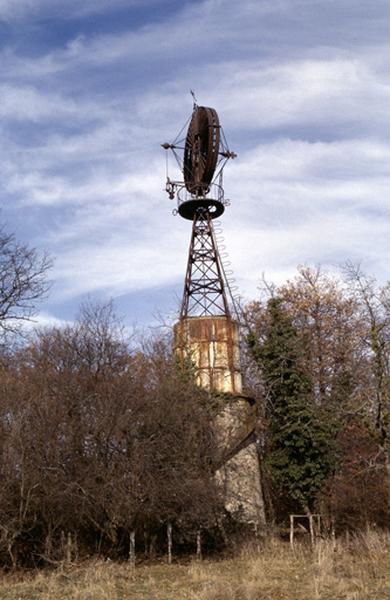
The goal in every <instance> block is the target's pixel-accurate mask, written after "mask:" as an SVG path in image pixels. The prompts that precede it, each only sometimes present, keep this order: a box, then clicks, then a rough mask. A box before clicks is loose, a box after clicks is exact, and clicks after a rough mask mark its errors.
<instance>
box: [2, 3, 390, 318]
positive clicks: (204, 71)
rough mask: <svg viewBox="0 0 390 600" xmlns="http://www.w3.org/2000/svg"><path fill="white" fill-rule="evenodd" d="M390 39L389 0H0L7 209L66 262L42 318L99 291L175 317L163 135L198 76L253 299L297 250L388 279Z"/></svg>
mask: <svg viewBox="0 0 390 600" xmlns="http://www.w3.org/2000/svg"><path fill="white" fill-rule="evenodd" d="M389 34H390V2H388V0H375V2H363V1H361V0H241V1H240V2H232V1H231V0H204V1H190V0H188V1H183V0H182V1H180V2H178V1H176V0H164V1H162V0H149V1H148V0H93V1H92V0H83V1H82V2H80V0H78V1H76V0H0V40H1V41H0V44H1V45H0V53H1V56H0V61H1V62H0V65H1V70H0V78H1V81H0V124H1V125H0V126H1V138H0V155H1V160H0V165H1V166H0V168H1V177H0V202H1V204H0V206H1V219H2V221H3V222H5V223H6V226H7V229H8V230H11V231H14V232H15V233H16V235H17V237H18V238H19V239H21V240H24V241H28V242H29V243H31V244H32V245H34V246H35V247H37V248H39V249H45V250H48V251H49V252H50V254H51V255H52V257H53V258H54V267H53V269H52V273H51V278H52V281H53V286H52V290H51V294H50V297H49V299H48V300H47V301H45V303H44V304H43V305H42V307H41V313H40V316H39V321H40V322H41V323H52V322H53V323H54V322H59V321H62V320H71V319H72V318H73V317H74V315H75V314H76V312H77V307H78V306H79V304H80V302H82V301H83V300H85V298H86V297H87V296H89V297H91V298H93V299H97V300H102V301H105V300H106V299H108V298H110V297H112V298H114V300H115V302H116V305H117V307H118V312H119V313H120V314H121V315H123V316H124V317H125V320H126V322H127V323H128V324H132V323H138V324H141V325H142V324H148V323H153V322H156V320H157V315H158V314H161V315H163V316H164V317H166V318H169V317H173V316H174V314H175V311H176V309H177V305H178V298H179V297H180V295H181V290H182V285H183V278H184V273H185V263H186V255H187V249H188V242H189V235H190V225H189V223H188V222H187V221H184V220H181V219H180V218H179V217H173V216H172V209H173V208H174V205H173V204H172V202H171V201H169V200H168V198H167V196H166V195H165V193H164V191H163V189H164V184H165V182H164V179H165V157H164V152H163V150H162V149H161V147H160V143H162V142H164V141H167V140H170V139H173V138H174V137H175V135H176V133H177V132H178V130H179V129H180V127H181V125H182V124H183V123H184V122H185V121H186V119H187V117H188V115H189V113H190V111H191V108H192V99H191V96H190V94H189V89H190V88H193V89H195V90H196V94H197V97H198V101H199V103H200V104H204V105H209V106H213V107H215V108H216V109H217V111H218V113H219V116H220V120H221V122H222V124H223V126H224V130H225V132H226V135H227V137H228V140H229V142H230V146H231V147H232V148H233V149H234V150H235V151H236V152H237V154H238V158H237V159H236V160H235V161H234V162H232V163H231V164H229V165H228V167H227V169H226V177H225V189H226V195H227V197H228V198H230V199H231V206H230V208H229V209H228V210H227V211H226V212H225V214H224V215H223V217H222V223H223V229H224V234H223V235H224V238H225V242H224V243H225V244H226V246H227V250H228V251H229V255H230V257H229V260H230V262H231V265H232V268H233V269H234V273H235V278H236V281H237V284H238V286H239V289H240V292H241V294H242V295H243V296H244V297H245V298H254V297H255V296H256V294H257V287H258V285H259V281H260V278H261V275H262V273H263V272H264V273H265V275H266V277H267V278H268V279H270V280H274V281H276V282H282V281H284V280H285V279H286V278H288V277H291V276H293V274H294V271H295V268H296V266H297V265H298V264H314V265H317V264H319V263H320V264H322V265H324V267H326V268H330V269H332V270H334V269H337V267H338V266H339V265H340V264H342V263H343V262H345V261H346V260H347V259H349V260H352V261H362V263H363V267H365V269H366V270H367V271H368V272H369V273H371V274H372V275H375V276H376V277H377V278H378V279H379V281H381V282H384V281H385V280H387V279H388V265H389V258H390V256H389V255H390V244H389V235H388V223H389V212H390V210H389V207H390V201H389V190H390V170H389V165H390V141H389V140H390V135H389V134H390V110H389V106H390V64H389V62H390V59H389V56H390V51H389V50H390V35H389ZM172 166H173V163H172ZM175 174H177V173H175V172H174V170H172V175H175Z"/></svg>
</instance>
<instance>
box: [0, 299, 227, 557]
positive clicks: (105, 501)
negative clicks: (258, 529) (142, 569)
mask: <svg viewBox="0 0 390 600" xmlns="http://www.w3.org/2000/svg"><path fill="white" fill-rule="evenodd" d="M1 384H2V385H1V391H0V410H1V414H0V427H1V428H2V431H1V438H0V439H1V446H2V447H1V451H2V462H1V464H0V478H1V481H2V486H1V489H0V551H1V552H2V553H3V560H7V556H8V559H9V560H10V561H11V562H12V563H13V564H14V565H15V564H16V563H17V561H21V562H23V561H26V560H27V556H26V555H25V554H26V551H27V554H28V555H29V557H30V562H31V557H32V558H33V559H34V560H35V562H39V560H41V559H46V560H48V561H53V560H54V561H55V560H57V559H61V543H60V542H61V538H63V536H64V534H67V532H71V536H72V540H76V539H77V538H78V546H79V549H80V548H81V549H82V550H83V551H84V552H98V551H103V548H104V549H105V551H114V552H124V551H126V544H127V543H128V542H127V540H128V532H129V531H130V530H138V531H142V535H143V536H144V534H147V535H151V533H153V532H154V531H156V530H158V529H159V528H160V527H161V526H162V525H163V524H164V523H167V522H176V523H179V524H180V528H181V529H182V530H183V531H185V530H186V529H191V528H193V527H196V528H197V527H199V526H200V525H203V526H206V527H207V526H208V525H209V524H210V523H211V522H213V520H215V512H216V511H217V510H218V507H219V504H218V495H217V493H216V490H215V487H214V481H213V477H212V473H213V460H214V453H215V444H214V438H213V435H212V429H211V426H210V403H209V401H208V398H207V395H206V394H205V393H204V392H203V391H201V390H199V388H197V387H196V386H195V385H194V383H193V381H192V378H191V374H190V373H183V372H181V371H180V369H178V366H177V365H176V364H175V361H174V358H172V356H171V352H170V348H169V347H168V348H167V346H166V344H164V343H163V342H162V341H161V340H160V341H157V342H154V343H153V344H151V345H150V347H149V348H148V349H146V350H144V351H143V352H140V351H137V352H133V353H130V352H129V350H128V347H127V345H126V344H125V342H124V340H123V339H121V337H120V331H119V329H118V327H117V324H116V322H115V318H114V315H113V313H112V309H111V307H110V306H106V307H91V306H88V307H84V310H83V313H82V315H81V318H80V319H79V322H78V323H77V324H76V325H75V326H73V327H67V328H65V329H62V330H60V329H51V330H47V331H43V332H41V333H38V334H37V336H36V338H35V339H34V340H33V341H32V343H31V344H30V345H29V346H28V347H26V348H24V349H22V350H20V351H19V352H18V355H17V356H15V357H14V362H13V363H12V364H10V365H9V366H8V367H7V369H5V370H4V371H3V372H2V374H1ZM73 545H75V543H74V542H73ZM110 549H111V550H110Z"/></svg>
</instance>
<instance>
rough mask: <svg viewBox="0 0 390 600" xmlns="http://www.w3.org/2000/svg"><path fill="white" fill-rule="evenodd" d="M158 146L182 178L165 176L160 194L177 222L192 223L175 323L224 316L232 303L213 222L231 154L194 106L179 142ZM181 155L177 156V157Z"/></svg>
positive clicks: (207, 115) (209, 111) (209, 114)
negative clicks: (167, 153) (169, 203)
mask: <svg viewBox="0 0 390 600" xmlns="http://www.w3.org/2000/svg"><path fill="white" fill-rule="evenodd" d="M180 135H181V134H179V136H177V138H176V139H175V141H174V142H172V143H165V144H162V146H163V148H165V149H166V150H171V151H172V152H173V154H174V156H175V159H176V160H177V162H178V164H179V167H180V168H181V171H182V174H183V180H182V181H172V180H171V179H170V178H169V177H168V175H167V184H166V191H167V192H168V194H169V197H170V198H171V199H173V198H175V196H176V197H177V204H178V206H177V209H175V211H174V212H175V214H177V213H178V214H179V215H180V216H181V217H182V218H183V219H188V220H190V221H192V234H191V242H190V249H189V254H188V262H187V271H186V277H185V284H184V293H183V300H182V305H181V310H180V318H184V317H189V316H207V315H208V316H211V315H226V316H230V314H231V306H234V299H233V296H232V294H231V291H230V288H229V283H228V281H227V278H226V274H225V270H224V267H223V263H222V261H221V256H220V254H219V251H218V245H217V240H216V236H215V232H214V228H213V220H214V219H216V218H218V217H220V216H221V215H222V214H223V212H224V210H225V207H226V206H228V204H229V202H228V201H227V200H225V198H224V188H223V169H224V166H225V164H226V162H227V161H228V160H229V159H233V158H236V154H235V153H234V152H231V151H230V150H229V149H228V146H227V143H226V138H225V135H224V133H223V130H222V128H221V125H220V123H219V118H218V114H217V112H216V110H215V109H213V108H209V107H206V106H198V105H197V104H196V103H195V104H194V108H193V112H192V116H191V119H190V123H189V126H188V130H187V135H186V137H185V138H183V139H180ZM179 151H182V152H183V157H182V159H181V157H180V156H179Z"/></svg>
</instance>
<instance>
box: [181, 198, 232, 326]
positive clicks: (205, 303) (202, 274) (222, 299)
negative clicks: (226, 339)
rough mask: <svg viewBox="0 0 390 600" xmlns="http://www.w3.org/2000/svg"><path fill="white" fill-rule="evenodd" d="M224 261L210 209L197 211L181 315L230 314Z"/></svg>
mask: <svg viewBox="0 0 390 600" xmlns="http://www.w3.org/2000/svg"><path fill="white" fill-rule="evenodd" d="M226 287H227V286H226V282H225V276H224V270H223V265H222V262H221V258H220V255H219V252H218V246H217V241H216V238H215V234H214V228H213V223H212V219H211V218H210V213H209V211H208V210H207V209H206V208H201V209H199V210H198V211H196V214H195V216H194V220H193V224H192V234H191V242H190V249H189V253H188V263H187V271H186V277H185V283H184V293H183V301H182V305H181V311H180V318H184V317H195V316H197V317H204V316H207V315H225V316H229V315H230V310H229V304H228V301H227V295H226Z"/></svg>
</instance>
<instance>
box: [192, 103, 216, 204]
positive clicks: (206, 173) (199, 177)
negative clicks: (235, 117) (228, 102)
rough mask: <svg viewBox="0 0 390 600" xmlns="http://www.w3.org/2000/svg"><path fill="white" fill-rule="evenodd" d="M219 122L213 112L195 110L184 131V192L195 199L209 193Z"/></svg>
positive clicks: (211, 109) (199, 107)
mask: <svg viewBox="0 0 390 600" xmlns="http://www.w3.org/2000/svg"><path fill="white" fill-rule="evenodd" d="M219 137H220V130H219V119H218V114H217V112H216V111H215V110H214V109H213V108H208V107H207V106H197V107H196V108H195V111H194V113H193V115H192V119H191V122H190V125H189V127H188V131H187V137H186V143H185V148H184V161H183V172H184V182H185V186H186V188H187V190H188V191H189V192H190V193H191V194H194V195H196V196H204V195H205V194H207V193H208V191H209V188H210V184H211V182H212V179H213V175H214V172H215V168H216V166H217V162H218V152H219Z"/></svg>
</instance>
